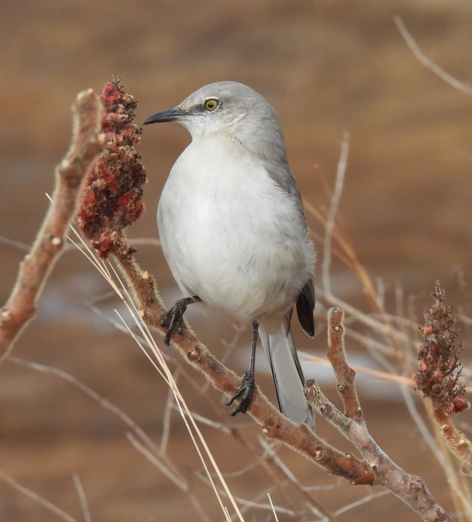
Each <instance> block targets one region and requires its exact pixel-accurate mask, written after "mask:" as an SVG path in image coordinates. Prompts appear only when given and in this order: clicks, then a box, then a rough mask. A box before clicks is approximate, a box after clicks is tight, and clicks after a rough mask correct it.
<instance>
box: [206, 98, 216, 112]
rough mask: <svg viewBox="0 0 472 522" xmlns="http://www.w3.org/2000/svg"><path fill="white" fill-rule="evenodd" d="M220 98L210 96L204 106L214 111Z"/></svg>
mask: <svg viewBox="0 0 472 522" xmlns="http://www.w3.org/2000/svg"><path fill="white" fill-rule="evenodd" d="M218 103H219V102H218V100H215V99H213V98H210V99H209V100H205V103H204V104H203V106H204V107H205V109H206V110H207V111H214V110H215V109H216V108H217V107H218Z"/></svg>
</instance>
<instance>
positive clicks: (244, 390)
mask: <svg viewBox="0 0 472 522" xmlns="http://www.w3.org/2000/svg"><path fill="white" fill-rule="evenodd" d="M255 387H256V382H255V380H254V375H253V374H252V373H251V372H244V373H243V376H242V383H241V386H240V387H239V388H238V389H237V390H236V392H235V393H234V395H233V396H232V397H231V399H228V400H227V401H226V406H229V405H230V404H232V403H233V401H234V400H235V399H237V398H239V396H241V395H242V397H241V402H240V403H239V405H238V406H237V407H236V408H235V409H234V410H231V411H230V412H229V414H230V415H231V417H234V416H235V415H237V414H238V413H246V412H247V409H248V408H249V404H250V403H251V399H252V394H253V393H254V388H255Z"/></svg>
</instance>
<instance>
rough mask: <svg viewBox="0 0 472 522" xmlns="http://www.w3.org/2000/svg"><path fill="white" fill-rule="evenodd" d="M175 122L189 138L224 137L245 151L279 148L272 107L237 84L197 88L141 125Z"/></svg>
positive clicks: (243, 86) (253, 92) (250, 90)
mask: <svg viewBox="0 0 472 522" xmlns="http://www.w3.org/2000/svg"><path fill="white" fill-rule="evenodd" d="M169 121H171V122H172V121H175V122H177V123H180V124H181V125H182V126H184V127H185V128H186V129H187V130H188V132H189V133H190V134H191V136H192V138H194V139H195V138H199V137H203V136H207V135H209V134H213V133H220V132H221V133H226V134H228V135H232V136H234V137H235V138H237V139H238V140H239V141H240V142H241V143H243V144H244V145H245V146H247V148H249V149H253V148H254V147H257V144H258V143H259V147H257V148H263V147H264V146H265V143H264V142H266V141H267V142H271V143H272V144H274V145H275V144H279V146H280V145H281V146H282V147H283V148H284V146H283V138H282V132H281V130H280V125H279V122H278V120H277V115H276V112H275V110H274V108H273V107H272V105H271V104H270V103H269V102H268V101H267V100H266V99H265V98H264V97H263V96H261V95H260V94H259V93H258V92H256V91H255V90H254V89H251V87H248V86H247V85H243V84H242V83H238V82H230V81H224V82H216V83H211V84H209V85H205V86H204V87H201V88H200V89H198V90H197V91H195V92H194V93H192V94H191V95H190V96H189V97H188V98H186V99H185V100H184V101H183V102H182V103H180V104H179V105H177V106H176V107H174V108H172V109H167V110H165V111H162V112H158V113H156V114H154V115H152V116H150V117H149V118H148V119H147V120H146V121H145V122H144V125H149V124H151V123H161V122H169Z"/></svg>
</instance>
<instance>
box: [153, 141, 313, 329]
mask: <svg viewBox="0 0 472 522" xmlns="http://www.w3.org/2000/svg"><path fill="white" fill-rule="evenodd" d="M197 145H198V146H197ZM157 218H158V227H159V233H160V238H161V242H162V248H163V251H164V255H165V257H166V259H167V262H168V264H169V267H170V269H171V271H172V273H173V275H174V278H175V279H176V281H177V283H178V284H179V286H180V288H181V289H182V291H183V292H185V294H186V295H198V296H199V297H201V299H202V300H203V301H204V302H205V303H206V304H207V305H209V306H210V307H214V308H217V309H219V310H221V311H223V312H225V313H227V314H228V315H230V316H233V317H234V318H236V319H239V320H241V321H249V320H255V319H260V318H263V317H270V316H275V315H277V316H278V315H280V314H282V313H285V312H286V311H287V309H289V308H290V307H291V306H292V305H293V303H294V302H295V300H296V296H297V294H298V292H299V291H300V289H301V288H302V287H303V286H304V284H305V283H306V282H307V281H308V280H309V279H310V278H311V276H312V273H313V263H314V252H313V246H312V244H311V241H310V240H309V239H308V237H307V233H306V229H305V225H304V219H303V217H302V216H301V215H300V212H299V210H298V208H297V205H296V201H294V199H293V196H290V195H288V194H286V193H285V192H284V191H283V190H282V189H280V188H279V187H278V185H277V184H276V183H275V182H274V181H273V180H272V179H271V178H270V176H269V175H268V173H267V171H266V170H265V169H264V168H263V167H262V165H261V164H260V162H259V161H258V160H257V159H256V158H254V157H253V156H252V155H250V154H249V153H247V151H246V150H245V149H244V148H243V147H242V146H241V145H240V144H239V143H238V142H237V141H235V140H234V139H233V138H229V137H218V138H211V137H210V138H209V137H206V138H205V139H202V140H200V141H198V142H195V141H194V142H192V143H191V144H190V145H189V147H188V148H187V149H186V150H185V151H184V152H183V153H182V155H181V156H180V157H179V158H178V160H177V162H176V163H175V165H174V167H173V168H172V171H171V173H170V175H169V179H168V180H167V183H166V185H165V187H164V190H163V192H162V196H161V200H160V202H159V207H158V216H157Z"/></svg>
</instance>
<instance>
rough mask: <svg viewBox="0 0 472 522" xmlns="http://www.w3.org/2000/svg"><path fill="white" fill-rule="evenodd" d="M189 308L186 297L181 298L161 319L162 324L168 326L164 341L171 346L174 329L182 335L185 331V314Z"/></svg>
mask: <svg viewBox="0 0 472 522" xmlns="http://www.w3.org/2000/svg"><path fill="white" fill-rule="evenodd" d="M185 310H187V303H186V302H185V299H180V300H179V301H177V302H176V303H175V304H174V306H173V307H172V308H171V309H170V310H169V311H168V312H166V313H165V314H164V315H163V316H162V317H161V320H160V321H159V323H160V325H161V326H164V327H167V332H166V335H165V336H164V342H165V343H166V344H167V346H169V343H170V336H171V335H172V332H173V331H174V330H177V332H178V333H179V334H180V335H182V334H183V333H184V323H183V316H184V312H185Z"/></svg>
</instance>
